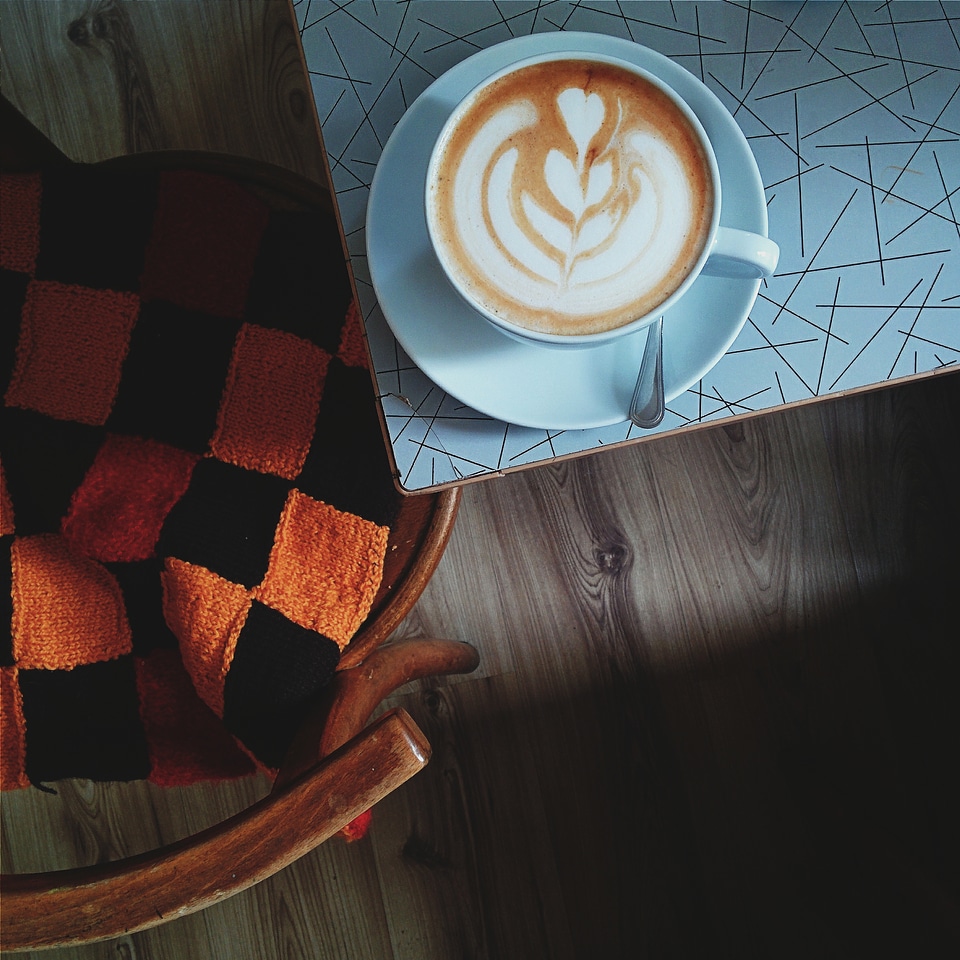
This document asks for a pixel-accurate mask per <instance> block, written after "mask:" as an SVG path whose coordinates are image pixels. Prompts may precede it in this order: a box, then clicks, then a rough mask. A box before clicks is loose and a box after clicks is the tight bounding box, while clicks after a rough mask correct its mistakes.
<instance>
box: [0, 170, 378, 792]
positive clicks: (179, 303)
mask: <svg viewBox="0 0 960 960" xmlns="http://www.w3.org/2000/svg"><path fill="white" fill-rule="evenodd" d="M331 224H332V227H331ZM351 304H352V301H351V288H350V284H349V279H348V276H347V272H346V266H345V264H344V260H343V253H342V247H341V244H340V237H339V233H338V232H337V230H336V225H335V223H332V221H331V220H330V219H329V218H327V217H325V216H322V215H320V214H318V213H316V212H312V211H307V210H299V209H277V208H276V205H271V204H268V203H267V202H266V201H265V200H264V199H263V197H262V194H258V193H256V192H253V191H251V190H249V189H247V188H245V187H244V186H243V185H241V184H239V183H238V182H236V181H234V180H232V179H227V178H223V177H219V176H213V175H210V174H206V173H199V172H191V171H185V170H184V171H158V172H152V173H140V172H137V173H133V172H125V173H120V172H117V171H116V170H110V169H104V168H101V167H85V166H67V167H64V168H57V169H51V170H49V171H44V172H43V173H42V174H41V173H38V174H31V175H7V176H3V177H2V178H0V310H2V313H0V394H2V396H3V406H2V426H0V457H2V460H0V464H2V473H0V480H2V483H0V509H2V516H0V546H2V557H0V576H2V577H4V579H5V580H6V582H5V583H4V584H2V585H0V618H2V621H3V624H4V626H3V628H2V631H3V632H2V641H0V671H2V724H3V726H2V764H0V774H2V785H3V787H4V788H11V787H20V786H25V785H27V784H30V783H32V784H37V785H40V784H46V783H49V782H51V781H56V780H59V779H63V778H67V777H83V778H90V779H94V780H131V779H149V780H151V781H153V782H156V783H160V784H185V783H190V782H193V781H196V780H199V779H210V778H222V777H230V776H237V775H240V774H243V773H246V772H248V771H250V770H252V769H254V768H255V766H258V765H259V766H262V767H266V768H276V767H277V766H278V765H279V763H280V761H281V759H282V756H283V753H284V751H285V749H286V747H287V746H288V744H289V741H290V738H291V736H292V733H293V731H294V730H295V729H296V728H297V726H298V724H299V722H300V720H301V718H302V716H303V713H304V710H305V707H306V704H307V703H308V702H309V701H310V700H311V698H313V697H314V696H315V695H316V693H317V692H318V690H320V689H321V688H322V687H323V686H324V685H325V684H326V683H327V682H328V681H329V679H330V678H331V676H332V674H333V672H334V670H335V669H336V667H337V664H338V660H339V655H340V651H341V650H342V648H343V646H344V645H345V644H346V643H347V642H348V641H349V640H350V638H351V637H352V636H353V634H354V633H355V632H356V630H357V629H358V627H359V626H360V625H361V623H362V622H363V620H364V618H365V616H366V614H367V612H368V611H369V608H370V604H371V602H372V599H373V597H374V595H375V593H376V591H377V589H378V586H379V583H380V578H381V574H382V564H383V558H384V551H385V548H386V541H387V535H388V528H389V524H390V522H391V519H392V510H393V508H394V506H395V502H396V501H395V490H394V488H393V484H392V481H391V478H390V473H389V464H388V462H387V459H386V452H385V448H384V445H383V440H382V436H381V433H380V430H379V426H378V422H377V418H376V411H375V406H374V399H373V390H372V384H371V380H370V376H369V373H368V370H367V369H366V351H365V347H364V344H363V339H362V331H361V328H360V323H359V319H358V317H357V315H356V312H355V311H354V309H352V306H351ZM8 628H9V629H8Z"/></svg>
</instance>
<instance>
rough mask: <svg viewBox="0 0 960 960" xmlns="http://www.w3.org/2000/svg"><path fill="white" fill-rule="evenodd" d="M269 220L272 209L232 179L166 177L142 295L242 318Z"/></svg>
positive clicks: (198, 175) (180, 174)
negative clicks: (262, 238)
mask: <svg viewBox="0 0 960 960" xmlns="http://www.w3.org/2000/svg"><path fill="white" fill-rule="evenodd" d="M268 217H269V210H268V208H267V207H266V206H265V205H264V204H263V203H262V202H261V201H260V200H258V199H257V198H256V197H254V196H253V195H252V194H250V193H248V192H247V191H246V190H244V189H243V188H242V187H241V186H239V185H238V184H236V183H233V182H232V181H229V180H223V179H221V178H219V177H213V176H209V175H207V174H203V173H193V172H190V171H175V172H168V173H164V174H162V175H161V177H160V187H159V191H158V197H157V211H156V217H155V219H154V225H153V232H152V233H151V235H150V239H149V241H148V242H147V250H146V257H145V261H144V268H143V276H142V278H141V284H140V295H141V297H143V299H144V300H151V299H158V300H167V301H169V302H170V303H174V304H176V305H177V306H180V307H183V308H185V309H187V310H202V311H205V312H207V313H212V314H214V315H216V316H219V317H234V318H239V317H241V316H242V315H243V311H244V307H245V305H246V300H247V291H248V289H249V286H250V277H251V275H252V273H253V266H254V263H255V261H256V257H257V250H258V249H259V245H260V237H261V235H262V234H263V231H264V228H265V227H266V224H267V219H268Z"/></svg>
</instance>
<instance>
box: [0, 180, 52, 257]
mask: <svg viewBox="0 0 960 960" xmlns="http://www.w3.org/2000/svg"><path fill="white" fill-rule="evenodd" d="M42 189H43V188H42V185H41V181H40V174H39V173H20V174H8V175H4V176H0V211H2V212H0V267H3V269H4V270H16V271H18V272H19V273H30V274H32V273H33V271H34V269H35V267H36V265H37V254H38V253H39V251H40V196H41V193H42Z"/></svg>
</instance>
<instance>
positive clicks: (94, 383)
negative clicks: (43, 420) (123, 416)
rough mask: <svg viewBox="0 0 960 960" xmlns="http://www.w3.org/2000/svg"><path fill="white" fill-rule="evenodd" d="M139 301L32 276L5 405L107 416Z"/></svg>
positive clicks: (89, 419)
mask: <svg viewBox="0 0 960 960" xmlns="http://www.w3.org/2000/svg"><path fill="white" fill-rule="evenodd" d="M139 308H140V300H139V298H138V297H136V296H135V295H134V294H132V293H118V292H116V291H114V290H93V289H90V288H88V287H76V286H71V285H67V284H62V283H56V282H55V281H52V280H49V281H40V280H35V281H32V282H31V283H30V285H29V287H28V288H27V297H26V302H25V303H24V307H23V313H22V318H21V324H20V339H19V342H18V343H17V358H16V362H15V365H14V370H13V376H12V377H11V378H10V385H9V387H8V388H7V394H6V402H7V404H8V405H9V406H12V407H22V408H24V409H26V410H36V411H37V412H38V413H45V414H47V415H48V416H51V417H56V418H57V419H59V420H76V421H79V422H80V423H88V424H102V423H104V422H105V421H106V419H107V417H108V416H109V414H110V409H111V407H112V405H113V400H114V397H115V396H116V393H117V388H118V386H119V384H120V371H121V367H122V365H123V359H124V357H125V356H126V354H127V347H128V345H129V343H130V333H131V331H132V330H133V326H134V324H135V323H136V320H137V314H138V311H139Z"/></svg>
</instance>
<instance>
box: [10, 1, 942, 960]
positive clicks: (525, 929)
mask: <svg viewBox="0 0 960 960" xmlns="http://www.w3.org/2000/svg"><path fill="white" fill-rule="evenodd" d="M200 6H201V5H200V4H197V3H193V2H180V3H177V4H173V5H169V6H168V5H166V4H133V5H129V6H128V5H119V6H118V5H117V4H115V3H103V2H101V3H99V4H90V3H84V2H63V3H43V4H36V3H29V2H27V3H20V2H18V3H7V2H4V3H0V17H2V20H3V37H2V39H3V49H4V58H3V64H2V66H3V76H4V94H5V95H7V96H8V97H10V99H12V100H14V102H18V103H19V105H21V106H22V107H23V109H24V110H25V112H27V114H28V116H32V118H33V119H34V121H35V122H37V123H38V125H39V126H40V127H41V129H43V130H45V132H47V133H48V135H49V136H51V138H52V139H53V140H54V141H55V142H57V143H58V144H59V146H60V147H61V148H62V149H64V150H65V151H66V152H67V153H69V154H70V155H71V156H76V157H77V158H78V159H92V158H94V155H95V154H96V152H97V150H98V149H103V147H102V145H103V144H108V146H109V149H111V150H113V151H114V152H133V151H135V150H137V149H141V148H142V147H139V146H138V145H137V143H136V142H135V137H133V135H132V133H131V131H132V130H134V129H135V125H131V121H130V117H131V116H134V115H135V111H132V109H131V102H132V100H131V97H130V96H129V95H128V94H129V91H130V90H132V89H134V88H136V89H139V90H142V89H144V85H143V81H144V78H147V79H150V78H153V82H152V85H151V84H147V88H148V89H149V90H150V91H151V92H150V96H149V97H148V98H146V100H145V99H144V98H143V97H141V99H140V101H137V102H140V103H141V104H143V103H147V101H149V103H147V107H145V108H144V109H145V110H146V116H147V120H148V121H149V122H147V123H146V124H145V126H144V128H149V129H152V130H155V131H160V132H159V133H157V134H156V137H157V138H160V142H159V143H155V142H151V144H150V145H151V146H165V145H171V146H177V147H182V146H184V145H187V146H207V145H210V144H208V142H207V140H208V136H207V135H208V134H209V139H212V141H213V142H212V146H213V147H214V148H215V149H219V150H223V149H230V150H233V151H236V152H238V153H246V154H247V155H250V156H261V157H262V156H263V155H264V152H265V150H264V144H265V143H269V145H270V151H275V150H276V149H277V147H276V145H277V144H278V143H279V144H281V145H283V144H287V145H288V146H287V147H284V148H283V149H282V150H281V156H280V158H279V159H280V161H282V162H284V163H285V165H287V166H289V167H290V168H292V169H295V170H298V171H300V172H307V173H311V172H313V173H316V171H317V169H319V160H318V157H317V155H316V153H315V151H313V150H312V148H311V141H310V136H311V131H310V123H309V122H308V120H309V118H308V120H306V121H305V120H304V119H303V116H302V115H298V114H297V108H296V104H297V103H298V102H299V101H298V98H297V96H295V95H292V94H291V95H289V96H287V98H286V100H285V101H284V102H286V103H289V104H291V105H292V106H291V111H292V112H291V114H290V115H289V116H284V115H282V113H281V115H279V116H277V115H275V113H273V114H272V113H271V112H270V111H269V110H266V109H265V108H263V105H264V104H266V103H269V102H274V101H271V100H270V98H269V96H268V95H269V93H270V92H271V90H272V89H273V86H272V85H274V86H275V85H276V84H277V83H281V82H282V83H283V84H285V85H286V86H285V88H286V89H287V90H288V93H290V91H294V92H295V91H296V90H298V89H300V90H301V93H303V92H304V90H303V89H301V88H299V87H298V86H297V84H298V82H299V81H298V80H297V79H296V77H297V76H298V74H297V72H296V70H297V69H299V68H297V67H296V59H297V58H296V50H295V44H294V36H293V34H292V32H290V30H289V29H288V28H289V19H288V14H287V10H286V5H285V4H284V3H282V2H280V3H269V2H268V3H263V2H259V0H257V2H248V3H244V4H233V3H227V2H225V0H224V2H218V3H216V4H204V5H203V9H204V11H205V12H204V14H203V15H204V16H216V17H220V20H221V22H219V23H218V24H217V27H216V30H215V31H213V34H211V35H216V36H217V38H218V41H217V42H218V51H219V52H218V53H211V52H210V51H207V50H205V49H199V48H198V44H199V39H198V38H199V36H200V31H197V30H194V29H192V27H191V18H192V17H198V16H200V15H201V14H200ZM161 7H163V8H164V11H168V10H170V9H173V10H175V11H176V12H175V14H171V15H168V14H167V13H166V12H164V13H163V14H162V15H161V14H160V13H159V9H160V8H161ZM98 9H99V10H101V11H107V12H108V13H109V14H110V16H112V17H114V18H115V21H116V23H119V24H120V27H122V28H123V29H122V31H121V30H120V27H117V28H116V30H118V31H120V33H117V34H109V33H108V35H107V36H108V40H110V38H111V37H113V38H114V40H116V37H117V36H120V37H121V40H122V43H124V44H128V45H130V50H132V51H133V53H135V56H128V57H125V58H124V57H119V56H117V57H116V58H115V59H114V60H111V59H110V57H109V56H107V55H106V54H107V53H109V52H110V51H109V50H107V49H106V47H105V45H106V44H107V41H104V40H103V39H95V40H94V41H91V44H93V45H94V46H93V48H92V49H87V48H84V47H78V46H77V44H76V43H73V44H72V45H71V44H70V42H68V41H64V39H63V38H64V36H65V32H66V29H67V27H68V26H69V24H70V23H71V22H75V21H76V20H77V19H78V18H79V17H81V15H85V16H86V15H89V16H92V15H93V14H85V13H84V11H88V12H89V11H91V10H98ZM211 10H213V11H216V12H215V13H211V12H210V11H211ZM285 24H286V26H285ZM208 27H209V25H207V26H205V30H207V29H208ZM75 29H76V28H75ZM124 31H125V32H124ZM121 34H122V36H121ZM264 37H271V38H284V37H286V41H285V42H286V46H284V45H283V43H282V42H280V41H278V42H277V43H275V44H273V46H272V47H271V51H272V52H271V57H270V58H267V57H264V56H260V55H259V54H260V53H262V50H261V49H260V44H262V42H263V38H264ZM11 38H14V40H15V42H14V43H11ZM185 38H190V43H189V44H188V43H187V41H186V39H185ZM121 40H116V42H115V46H116V45H119V44H120V43H121ZM110 42H113V41H110ZM97 43H99V44H100V46H99V47H96V46H95V45H96V44H97ZM161 44H163V45H164V49H165V50H167V51H170V50H173V51H175V52H176V51H180V52H181V53H182V51H184V50H187V49H188V48H189V51H190V56H189V57H187V56H186V55H185V54H184V57H185V59H184V64H183V69H182V70H180V71H178V70H174V69H167V70H166V72H161V71H160V70H159V69H156V70H155V69H154V64H155V63H158V62H160V61H159V59H158V57H159V54H158V48H159V45H161ZM191 44H192V46H191ZM251 45H252V47H251ZM28 50H29V51H30V53H29V55H28V54H27V53H26V52H25V51H28ZM78 51H79V53H78ZM225 51H230V52H229V55H228V53H226V52H225ZM128 52H129V51H128ZM114 53H116V51H114ZM178 55H179V54H178ZM230 56H232V57H237V56H247V57H248V61H247V62H255V63H265V64H268V65H270V71H268V73H267V74H266V75H265V76H264V77H261V78H260V81H259V85H258V82H256V78H247V80H246V82H245V88H244V96H245V97H247V102H246V103H240V104H239V105H238V103H237V102H235V100H234V101H231V100H230V98H229V97H228V96H226V94H227V93H228V90H227V88H226V87H224V86H223V83H222V81H223V78H224V77H228V76H230V75H231V69H230V64H229V62H228V61H229V57H230ZM285 58H286V59H285ZM121 61H123V62H125V63H128V64H130V63H133V64H134V65H135V69H136V70H137V71H140V76H139V79H138V81H137V83H136V84H134V85H133V86H128V87H127V88H122V87H121V85H120V80H121V79H122V77H121V75H120V73H118V68H117V66H116V64H117V63H119V62H121ZM198 64H199V65H200V66H198ZM203 65H206V66H207V68H208V72H206V73H205V72H204V71H202V70H201V69H200V67H202V66H203ZM198 71H199V73H198ZM271 71H272V72H271ZM233 73H234V74H235V70H234V71H233ZM161 74H162V75H161ZM201 79H204V80H205V81H206V82H207V86H206V87H205V88H203V87H202V86H201V84H200V80H201ZM81 81H82V82H81ZM224 82H225V81H224ZM179 84H185V85H187V86H188V87H189V104H190V105H189V108H184V112H181V111H180V110H179V109H177V108H176V107H175V106H174V104H175V103H179V102H180V101H179V100H178V99H177V97H176V96H175V94H176V93H177V91H178V89H179V88H178V85H179ZM124 89H126V91H127V93H126V94H125V93H124ZM94 91H97V92H96V93H95V92H94ZM118 94H119V96H118ZM201 94H202V97H201ZM71 95H72V96H73V97H74V99H75V101H76V103H75V104H69V103H67V102H65V101H66V98H68V97H69V96H71ZM184 96H186V94H184ZM203 98H207V99H208V100H209V102H210V104H211V106H210V107H209V110H210V111H212V113H211V114H210V116H211V117H213V118H215V119H216V122H213V120H211V122H210V123H209V124H205V123H195V122H194V121H193V120H191V119H190V118H191V117H193V116H194V113H193V112H191V111H194V109H195V104H197V103H201V102H202V99H203ZM261 108H263V109H262V112H261ZM80 111H87V113H86V114H84V113H81V112H80ZM244 112H246V113H247V114H248V115H255V116H258V117H261V119H263V120H264V122H266V121H267V119H270V120H271V122H272V123H274V124H276V125H278V126H279V129H280V134H278V136H277V137H275V138H272V137H267V136H265V135H264V131H263V130H262V129H258V132H257V133H256V135H252V134H250V133H249V129H250V124H249V123H243V122H241V120H242V119H243V118H242V115H243V114H244ZM83 117H87V122H81V120H82V118H83ZM181 121H183V123H185V124H186V125H187V126H188V127H189V129H187V130H186V131H184V129H183V126H182V124H181ZM211 131H212V132H211ZM163 138H166V139H163ZM118 144H119V146H117V145H118ZM266 158H267V159H273V160H274V161H275V162H276V161H277V157H276V156H275V155H271V156H268V157H266ZM958 544H960V376H958V375H957V374H947V375H941V376H938V377H935V378H931V379H928V380H925V381H922V382H917V383H913V384H910V385H902V386H897V387H892V388H887V389H884V390H881V391H877V392H875V393H871V394H866V395H861V396H854V397H848V398H843V399H837V400H832V401H829V402H824V403H820V404H817V405H814V406H806V407H801V408H796V409H792V410H788V411H785V412H781V413H777V414H773V415H766V416H763V417H757V418H754V419H749V420H738V421H734V422H731V423H728V424H727V425H724V426H722V427H714V428H710V429H703V430H700V431H698V432H695V433H688V434H686V435H683V436H672V437H665V438H658V439H657V440H655V441H654V442H652V443H642V444H639V445H637V446H634V447H631V448H626V449H621V450H611V451H607V452H604V453H602V454H599V455H595V456H591V457H587V458H585V459H580V460H576V461H570V462H567V463H562V464H559V465H557V466H553V467H546V468H541V469H536V470H533V471H529V472H524V473H518V474H513V475H510V476H508V477H505V478H501V479H497V480H493V481H488V482H484V483H480V484H473V485H470V486H468V487H467V488H466V489H465V491H464V498H463V505H462V508H461V513H460V517H459V520H458V524H457V527H456V530H455V532H454V536H453V538H452V541H451V543H450V546H449V548H448V550H447V553H446V555H445V556H444V558H443V560H442V562H441V565H440V568H439V570H438V572H437V573H436V575H435V576H434V578H433V580H432V581H431V583H430V584H429V586H428V587H427V590H426V592H425V593H424V595H423V597H422V599H421V601H420V602H419V604H418V605H417V607H416V609H415V610H414V612H413V614H411V616H410V617H409V618H408V619H407V621H406V622H405V623H404V624H403V626H402V627H401V632H402V633H404V634H411V635H420V634H422V635H435V636H449V637H456V638H458V639H462V640H467V641H470V642H471V643H473V644H475V645H476V646H477V647H478V649H479V650H480V652H481V656H482V662H481V667H480V669H479V671H478V672H477V673H476V674H473V675H471V676H469V677H465V678H454V679H450V680H446V681H433V682H429V683H428V682H424V683H422V684H420V685H418V686H416V687H411V688H408V689H407V690H405V691H403V692H402V693H401V695H399V696H398V697H397V698H396V699H397V701H398V702H399V703H401V704H402V705H403V706H405V707H406V708H407V709H408V710H409V711H410V712H411V714H412V715H413V716H414V718H415V719H416V720H417V721H418V723H420V724H421V725H422V727H423V729H424V731H425V732H426V733H427V735H428V737H429V739H430V740H431V742H432V744H433V747H434V756H433V760H432V762H431V764H430V765H429V766H428V767H427V769H426V770H425V771H424V772H423V773H422V774H420V775H419V776H418V777H416V778H415V779H414V780H413V781H411V782H410V783H409V784H407V785H406V786H404V787H403V788H401V789H400V790H399V791H398V792H396V793H395V794H393V795H391V796H390V797H389V798H388V799H387V800H386V801H384V802H383V803H382V804H380V805H379V806H378V807H377V808H376V810H375V817H374V824H373V828H372V831H371V834H370V836H369V837H368V838H367V839H366V840H364V841H361V842H360V843H358V844H354V845H347V844H345V843H342V842H340V841H339V840H337V841H333V842H330V843H328V844H326V845H325V846H324V847H322V848H321V849H320V850H318V851H316V852H315V853H314V854H312V855H309V856H308V857H306V858H305V859H304V860H302V861H300V862H299V863H298V864H296V865H295V866H294V867H292V868H290V869H288V870H287V871H285V872H284V873H282V874H280V875H278V876H277V877H275V878H273V879H272V880H270V881H267V882H265V883H263V884H261V885H260V886H259V887H256V888H254V889H253V890H251V891H249V892H247V893H245V894H241V895H239V896H238V897H236V898H234V899H233V900H231V901H228V902H226V903H224V904H221V905H219V906H216V907H213V908H211V909H209V910H207V911H206V912H204V913H202V914H198V915H195V916H192V917H188V918H185V919H182V920H179V921H175V922H172V923H169V924H167V925H165V926H164V927H162V928H159V929H158V930H155V931H150V932H147V933H144V934H140V935H136V936H134V937H130V938H124V939H123V940H120V941H111V942H107V943H104V944H99V945H92V946H89V947H86V948H83V949H75V950H62V951H54V952H52V953H48V954H45V956H49V957H53V958H57V960H61V958H62V960H65V958H68V957H69V958H78V960H80V958H82V960H94V958H98V960H99V958H104V960H105V958H120V957H123V958H144V960H145V958H150V960H183V958H201V957H202V958H208V957H209V958H218V960H219V958H222V960H274V958H316V960H326V958H331V960H367V958H370V960H388V958H398V960H399V958H403V960H459V958H476V960H481V958H483V960H500V958H502V960H539V958H545V960H554V958H556V960H565V958H581V957H585V958H607V957H609V958H620V957H623V958H667V957H670V958H674V957H676V958H698V960H699V958H707V957H709V958H711V960H714V958H735V960H746V958H758V960H767V958H778V960H793V958H797V960H801V958H802V960H807V958H818V960H820V958H868V957H869V958H876V957H886V956H891V957H910V958H923V960H927V958H939V957H954V956H957V955H960V953H958V949H960V907H958V895H960V881H958V876H960V871H958V865H960V818H958V816H957V811H958V810H960V789H958V786H957V781H958V777H957V765H958V764H957V759H958V754H960V750H958V734H960V707H958V704H960V697H958V693H957V689H958V685H960V645H958V635H960V630H958V627H957V624H958V619H960V617H958V594H960V562H958V553H957V549H958ZM265 788H266V784H265V783H263V782H262V781H248V782H243V783H240V784H234V785H230V786H224V787H220V788H218V789H210V788H208V787H202V788H194V789H190V790H182V791H160V790H156V789H152V788H148V787H145V786H143V785H126V786H117V785H110V786H92V785H90V784H88V783H76V784H71V785H70V786H69V787H68V788H64V789H62V790H61V791H60V792H59V794H58V795H57V796H50V795H46V794H42V793H40V792H38V791H34V790H30V791H23V792H20V793H19V794H14V795H9V796H4V798H3V834H2V841H3V846H2V854H3V866H4V869H6V870H18V871H20V870H31V869H44V868H50V867H53V866H66V865H70V864H73V863H79V862H91V861H95V860H100V859H104V858H109V857H117V856H121V855H125V854H128V853H130V852H133V851H135V850H138V849H143V848H146V847H150V846H153V845H155V844H157V843H158V842H160V841H163V840H169V839H171V838H173V837H175V836H177V835H182V834H184V833H187V832H188V831H192V830H193V829H195V828H196V827H198V826H200V825H202V824H204V823H208V822H213V821H215V820H218V819H220V818H222V817H223V816H224V815H226V814H227V813H229V812H230V811H232V810H235V809H238V808H239V807H242V806H244V805H246V804H247V803H248V802H249V801H250V799H251V798H252V797H254V796H256V795H259V794H260V793H262V792H263V791H264V790H265Z"/></svg>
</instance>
